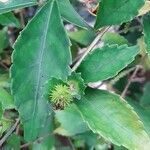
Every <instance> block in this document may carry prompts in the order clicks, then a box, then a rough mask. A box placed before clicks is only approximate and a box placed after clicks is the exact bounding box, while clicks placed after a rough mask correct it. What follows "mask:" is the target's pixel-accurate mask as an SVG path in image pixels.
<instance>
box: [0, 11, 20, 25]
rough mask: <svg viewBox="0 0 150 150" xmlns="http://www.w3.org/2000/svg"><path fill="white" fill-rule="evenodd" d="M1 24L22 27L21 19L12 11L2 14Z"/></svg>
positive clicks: (0, 16) (0, 17)
mask: <svg viewBox="0 0 150 150" xmlns="http://www.w3.org/2000/svg"><path fill="white" fill-rule="evenodd" d="M0 24H1V25H3V26H9V27H16V28H19V27H20V22H19V20H18V19H17V18H16V17H15V16H14V14H13V13H11V12H9V13H5V14H1V15H0Z"/></svg>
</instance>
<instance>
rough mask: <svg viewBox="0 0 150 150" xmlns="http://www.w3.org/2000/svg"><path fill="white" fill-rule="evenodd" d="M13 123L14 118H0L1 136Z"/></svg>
mask: <svg viewBox="0 0 150 150" xmlns="http://www.w3.org/2000/svg"><path fill="white" fill-rule="evenodd" d="M12 123H13V122H12V120H9V119H6V118H3V117H2V119H1V120H0V136H2V134H3V133H4V132H5V131H6V130H8V129H9V128H10V127H11V125H12Z"/></svg>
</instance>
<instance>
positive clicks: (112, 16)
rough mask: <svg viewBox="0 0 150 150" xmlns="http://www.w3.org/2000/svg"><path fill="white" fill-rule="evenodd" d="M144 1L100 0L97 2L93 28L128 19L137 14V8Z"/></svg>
mask: <svg viewBox="0 0 150 150" xmlns="http://www.w3.org/2000/svg"><path fill="white" fill-rule="evenodd" d="M144 3H145V1H144V0H102V1H101V2H100V4H99V9H98V13H97V19H96V23H95V28H96V29H99V28H101V27H103V26H109V25H119V24H122V23H123V22H127V21H130V20H131V19H133V18H134V17H135V16H136V15H138V10H139V9H140V8H141V7H142V6H143V5H144Z"/></svg>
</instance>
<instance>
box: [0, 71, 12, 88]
mask: <svg viewBox="0 0 150 150" xmlns="http://www.w3.org/2000/svg"><path fill="white" fill-rule="evenodd" d="M9 80H10V79H9V75H8V74H0V87H4V88H8V87H10V83H9V82H10V81H9Z"/></svg>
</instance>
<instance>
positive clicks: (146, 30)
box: [143, 13, 150, 55]
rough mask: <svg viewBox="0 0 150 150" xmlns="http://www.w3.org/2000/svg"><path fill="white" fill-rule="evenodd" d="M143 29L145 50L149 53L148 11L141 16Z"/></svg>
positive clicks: (149, 25)
mask: <svg viewBox="0 0 150 150" xmlns="http://www.w3.org/2000/svg"><path fill="white" fill-rule="evenodd" d="M143 30H144V41H145V43H146V50H147V52H148V54H149V55H150V13H148V14H146V15H145V16H144V17H143Z"/></svg>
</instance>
